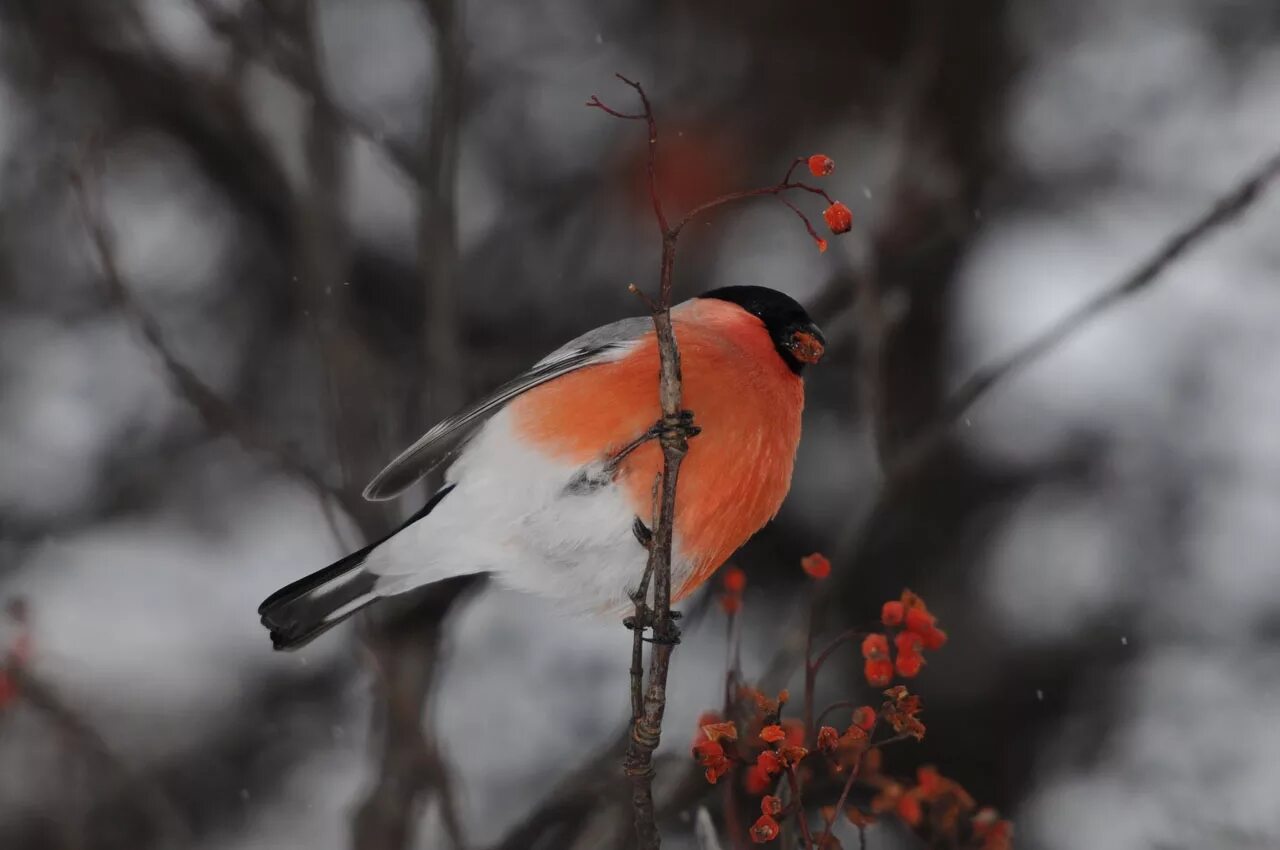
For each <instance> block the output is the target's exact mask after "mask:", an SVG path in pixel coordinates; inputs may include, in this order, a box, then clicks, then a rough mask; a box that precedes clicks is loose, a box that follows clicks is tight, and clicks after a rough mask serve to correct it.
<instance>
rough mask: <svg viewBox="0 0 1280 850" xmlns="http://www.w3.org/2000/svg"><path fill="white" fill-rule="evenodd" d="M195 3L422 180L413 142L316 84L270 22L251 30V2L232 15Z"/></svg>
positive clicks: (221, 29)
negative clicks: (395, 135)
mask: <svg viewBox="0 0 1280 850" xmlns="http://www.w3.org/2000/svg"><path fill="white" fill-rule="evenodd" d="M195 3H196V7H197V9H198V10H199V12H200V15H201V16H202V17H203V18H204V21H205V25H206V26H208V27H209V29H211V30H212V31H213V32H215V33H217V34H219V35H221V36H223V37H224V38H226V39H228V40H230V41H233V42H235V43H237V44H238V45H241V46H242V47H244V48H246V49H248V48H251V55H252V56H253V58H255V59H257V60H258V61H259V62H261V63H262V64H264V65H266V66H267V67H269V68H271V69H272V70H273V71H275V72H276V73H277V74H279V75H280V76H281V77H283V78H284V79H285V80H287V81H288V82H289V83H291V84H292V85H294V86H295V87H297V88H298V89H299V90H300V91H302V92H305V93H306V94H307V95H308V96H309V97H311V98H313V99H317V100H320V101H321V102H322V105H323V106H324V107H325V108H326V109H328V110H329V111H331V112H332V113H333V114H334V115H336V116H337V117H338V120H339V121H340V122H341V123H342V124H343V125H344V126H345V127H346V129H347V131H348V132H350V133H351V134H352V135H353V136H356V137H357V138H360V139H362V140H364V141H365V142H366V143H368V144H369V145H371V146H372V147H374V148H376V149H378V150H380V151H382V153H383V155H384V156H385V157H386V158H387V160H388V161H389V162H390V163H391V164H392V165H394V166H396V167H397V168H398V169H399V170H400V172H401V173H402V174H404V175H405V176H406V177H408V178H409V179H410V180H412V181H413V182H415V183H420V182H422V181H423V174H422V168H421V166H420V164H419V162H418V157H417V155H416V154H415V152H414V150H413V147H412V146H410V145H405V144H401V143H399V142H397V141H396V140H394V139H392V138H389V137H388V136H387V134H386V133H385V132H384V131H383V130H381V129H379V128H378V127H376V126H374V124H373V123H371V122H369V121H367V120H365V119H363V118H361V117H360V116H359V115H357V114H356V113H355V112H352V111H351V110H349V109H347V108H345V107H344V106H342V104H340V103H338V101H337V99H336V98H334V97H333V96H332V94H331V93H330V92H329V90H328V87H327V86H323V85H317V84H316V80H315V78H314V77H313V76H312V75H311V74H310V73H309V71H308V69H307V60H306V55H305V54H306V49H305V47H301V48H300V47H299V46H297V45H294V46H290V45H289V44H287V43H285V42H284V41H283V40H282V36H281V34H280V33H279V32H276V31H274V30H273V28H272V27H271V25H270V23H269V22H265V21H264V22H263V26H262V27H261V28H260V29H261V33H260V34H259V33H251V32H250V26H249V24H250V22H249V21H247V20H246V19H245V16H247V15H249V14H251V13H252V10H253V9H254V8H256V7H255V6H254V4H251V3H246V4H245V7H244V11H242V12H241V13H240V14H239V15H235V14H232V13H230V12H227V11H225V10H223V9H222V8H220V7H219V6H218V5H217V4H216V3H214V2H213V0H195Z"/></svg>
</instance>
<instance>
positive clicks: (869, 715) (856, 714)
mask: <svg viewBox="0 0 1280 850" xmlns="http://www.w3.org/2000/svg"><path fill="white" fill-rule="evenodd" d="M853 725H854V726H857V727H858V728H859V729H861V730H862V731H864V732H870V731H871V730H872V729H874V728H875V726H876V712H875V709H874V708H872V707H871V706H869V705H860V706H858V707H857V708H855V709H854V710H853Z"/></svg>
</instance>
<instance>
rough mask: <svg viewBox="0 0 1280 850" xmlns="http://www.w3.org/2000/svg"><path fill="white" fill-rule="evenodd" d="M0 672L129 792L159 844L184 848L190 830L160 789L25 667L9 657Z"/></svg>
mask: <svg viewBox="0 0 1280 850" xmlns="http://www.w3.org/2000/svg"><path fill="white" fill-rule="evenodd" d="M0 673H3V674H4V676H5V677H7V679H8V680H9V682H11V683H12V686H13V687H14V688H15V689H16V692H17V693H18V695H19V696H20V697H21V699H22V700H23V701H24V702H25V703H26V704H27V705H29V706H31V707H32V708H33V709H35V710H36V711H38V712H39V713H40V714H41V715H42V716H43V717H44V718H45V719H46V720H48V721H49V723H50V724H52V725H53V727H54V728H56V729H57V730H58V734H59V737H60V738H61V740H62V741H64V742H65V743H66V744H67V745H68V746H70V747H71V749H73V750H74V751H75V753H76V754H77V755H78V756H79V757H80V758H82V759H83V760H84V761H85V762H86V763H88V764H90V765H93V766H95V767H98V768H101V769H103V770H105V771H106V772H107V773H108V774H109V775H111V777H112V778H113V781H114V782H115V783H118V784H121V785H123V786H124V787H125V788H126V789H129V793H128V794H127V796H128V797H129V798H131V799H134V800H136V801H137V802H138V803H139V804H140V808H141V809H143V810H144V811H145V812H146V813H147V815H148V817H149V818H150V819H151V821H152V822H153V823H154V824H155V827H156V830H157V833H158V837H159V838H160V839H161V844H162V846H163V845H171V846H187V845H189V844H190V843H191V830H190V828H189V827H188V826H187V821H186V818H185V817H184V816H183V814H182V812H181V810H180V809H179V808H178V806H177V805H176V804H175V802H174V801H173V800H172V799H170V798H169V795H168V794H167V793H166V792H165V789H164V787H163V786H161V785H159V784H157V783H154V782H151V781H149V780H147V779H146V778H144V777H142V776H139V775H138V774H136V773H135V772H134V771H133V770H132V769H131V768H130V767H129V766H128V765H127V764H125V762H124V761H123V760H121V759H120V757H119V756H117V755H116V754H115V752H114V751H112V749H111V747H110V746H108V745H107V742H106V741H105V740H104V739H103V738H102V735H100V734H99V733H98V731H97V730H96V729H95V728H94V727H93V725H92V724H91V723H90V722H89V721H88V720H86V719H85V718H84V717H83V716H81V714H80V713H79V712H77V711H76V710H75V708H73V707H72V706H71V705H70V704H68V703H67V702H66V701H65V700H63V699H62V698H61V697H60V696H58V694H57V692H56V691H55V690H54V688H53V687H52V686H50V685H49V684H48V683H46V682H45V681H44V680H43V679H42V678H41V677H40V676H38V675H37V674H35V673H33V672H32V671H31V670H30V669H29V668H28V666H27V665H26V664H24V663H19V662H18V661H17V660H16V659H14V658H12V657H10V658H9V659H7V660H5V661H4V662H3V663H2V664H0Z"/></svg>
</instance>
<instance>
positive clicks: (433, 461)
mask: <svg viewBox="0 0 1280 850" xmlns="http://www.w3.org/2000/svg"><path fill="white" fill-rule="evenodd" d="M652 327H653V325H652V323H651V321H650V320H649V319H647V318H642V317H636V318H630V319H622V320H620V321H617V322H613V323H611V324H608V325H604V326H603V327H599V328H596V329H595V330H593V331H588V332H587V333H585V334H583V335H582V336H580V337H578V338H577V339H575V340H572V341H570V342H568V343H566V344H565V345H563V346H561V347H560V348H557V349H556V350H555V351H553V352H551V353H550V354H548V355H547V356H546V357H544V358H542V359H541V360H539V361H538V362H537V363H535V364H534V365H533V366H532V367H531V368H530V369H529V371H527V372H525V373H524V374H522V375H520V376H519V377H517V378H514V379H512V380H510V381H508V382H507V383H505V384H503V385H502V386H500V387H498V388H497V389H496V390H494V391H493V392H492V393H490V394H489V395H488V396H486V397H485V398H483V399H481V400H480V401H478V402H476V403H475V404H474V405H472V406H471V407H469V408H467V409H465V410H463V411H461V412H460V413H458V414H456V415H454V416H450V417H449V418H448V419H443V420H441V421H440V422H438V423H436V424H435V425H434V426H432V428H431V430H429V431H427V432H426V433H425V434H423V435H422V436H421V437H419V438H418V439H417V441H416V442H414V444H413V445H411V446H409V447H408V448H407V449H405V450H404V451H403V452H401V453H400V455H399V456H398V457H396V459H395V460H393V461H391V463H389V464H387V466H386V467H385V468H384V469H383V470H382V471H381V472H379V473H378V474H377V475H375V476H374V478H373V480H372V481H370V482H369V484H368V486H366V487H365V488H364V498H365V499H367V500H369V501H384V500H386V499H393V498H395V497H396V496H398V495H400V494H401V493H403V492H404V491H405V490H406V489H408V488H409V487H410V486H411V485H412V484H413V483H414V482H415V481H417V480H418V479H420V478H422V477H423V476H424V475H427V474H428V473H430V472H431V471H432V470H433V469H435V468H437V467H438V466H440V464H442V463H444V462H445V461H448V460H450V459H451V458H453V457H454V456H455V455H456V454H457V453H458V452H459V451H460V450H461V449H462V448H463V447H464V446H465V445H466V443H467V440H468V438H469V437H470V436H471V435H472V434H473V433H474V432H475V430H476V428H477V427H479V426H480V425H481V424H483V422H484V421H485V420H487V419H488V418H489V417H490V416H491V415H492V414H494V413H496V412H497V411H498V410H500V409H501V408H502V406H503V405H505V404H506V403H507V402H509V401H511V399H513V398H515V397H516V396H518V395H520V394H521V393H524V392H528V391H529V390H531V389H533V388H534V387H537V386H539V385H541V384H545V383H547V382H548V381H553V380H555V379H556V378H559V377H560V376H562V375H567V374H568V373H570V372H574V371H577V370H578V369H581V368H583V367H585V366H590V365H592V364H595V363H605V362H608V361H610V360H615V359H617V358H619V357H622V356H624V355H625V354H626V353H627V351H629V350H631V348H632V347H633V346H634V345H635V344H636V342H637V341H638V340H639V339H640V337H642V336H643V335H644V334H645V333H646V332H647V331H648V330H651V329H652Z"/></svg>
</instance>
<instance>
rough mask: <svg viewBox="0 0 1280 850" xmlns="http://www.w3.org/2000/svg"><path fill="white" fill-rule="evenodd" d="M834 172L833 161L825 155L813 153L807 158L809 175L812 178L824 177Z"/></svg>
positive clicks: (834, 164)
mask: <svg viewBox="0 0 1280 850" xmlns="http://www.w3.org/2000/svg"><path fill="white" fill-rule="evenodd" d="M835 170H836V163H835V160H833V159H832V158H831V157H829V156H827V155H826V154H821V153H815V154H814V155H813V156H811V157H809V173H810V174H812V175H813V176H814V177H826V176H827V175H828V174H830V173H831V172H833V171H835Z"/></svg>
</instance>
